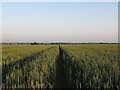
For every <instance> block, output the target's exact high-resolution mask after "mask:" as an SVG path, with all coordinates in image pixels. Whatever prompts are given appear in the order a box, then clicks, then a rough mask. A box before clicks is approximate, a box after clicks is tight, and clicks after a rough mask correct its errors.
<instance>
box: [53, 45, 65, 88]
mask: <svg viewBox="0 0 120 90" xmlns="http://www.w3.org/2000/svg"><path fill="white" fill-rule="evenodd" d="M56 62H57V65H56V81H55V88H66V85H67V82H66V77H65V71H64V66H63V52H62V50H61V47H60V46H59V56H58V58H57V60H56Z"/></svg>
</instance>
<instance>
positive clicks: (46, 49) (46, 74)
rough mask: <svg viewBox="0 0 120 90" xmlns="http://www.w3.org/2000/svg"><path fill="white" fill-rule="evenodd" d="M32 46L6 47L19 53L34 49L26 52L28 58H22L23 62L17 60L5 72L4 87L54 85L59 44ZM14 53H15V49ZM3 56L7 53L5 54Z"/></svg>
mask: <svg viewBox="0 0 120 90" xmlns="http://www.w3.org/2000/svg"><path fill="white" fill-rule="evenodd" d="M30 47H31V46H30ZM30 47H28V46H27V48H26V49H25V48H24V47H20V48H18V47H14V48H6V49H15V50H18V53H19V54H20V53H21V52H22V51H23V53H24V52H25V51H26V52H31V51H32V50H33V53H32V52H31V54H29V53H28V54H27V53H25V55H26V57H27V58H24V59H21V62H17V64H16V65H13V66H12V69H11V72H8V73H7V74H5V80H4V81H3V84H2V88H46V87H54V85H55V76H56V56H57V55H58V51H59V50H58V46H51V45H44V46H40V45H39V47H38V46H34V47H33V46H32V47H31V48H30ZM28 48H29V49H28ZM23 49H24V50H23ZM20 50H21V51H20ZM29 50H30V51H29ZM35 50H36V51H35ZM8 51H9V50H8ZM12 53H15V51H13V52H12ZM15 54H16V53H15ZM20 55H21V54H20ZM22 55H23V54H22ZM22 55H21V57H22ZM28 55H29V56H28ZM3 56H5V55H4V54H3ZM16 57H17V55H16ZM9 61H11V59H9ZM11 63H12V62H11ZM4 69H5V68H4ZM3 73H4V71H3Z"/></svg>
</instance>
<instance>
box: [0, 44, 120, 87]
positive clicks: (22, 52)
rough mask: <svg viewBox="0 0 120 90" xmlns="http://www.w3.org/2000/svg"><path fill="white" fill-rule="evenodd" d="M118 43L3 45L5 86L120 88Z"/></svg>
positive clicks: (3, 85)
mask: <svg viewBox="0 0 120 90" xmlns="http://www.w3.org/2000/svg"><path fill="white" fill-rule="evenodd" d="M119 81H120V71H119V60H118V44H64V45H2V88H59V87H63V88H117V89H120V82H119Z"/></svg>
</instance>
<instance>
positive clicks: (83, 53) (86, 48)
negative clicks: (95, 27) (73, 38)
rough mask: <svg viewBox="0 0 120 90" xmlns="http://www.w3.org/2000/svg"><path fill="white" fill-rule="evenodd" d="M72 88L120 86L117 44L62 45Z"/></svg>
mask: <svg viewBox="0 0 120 90" xmlns="http://www.w3.org/2000/svg"><path fill="white" fill-rule="evenodd" d="M61 48H62V52H63V58H64V69H65V75H66V77H67V81H68V87H71V88H118V89H119V88H120V87H119V85H120V83H119V80H120V72H119V63H118V62H119V61H118V45H117V44H103V45H102V44H99V45H97V44H93V45H92V44H91V45H89V44H88V45H87V44H85V45H82V44H81V45H62V46H61Z"/></svg>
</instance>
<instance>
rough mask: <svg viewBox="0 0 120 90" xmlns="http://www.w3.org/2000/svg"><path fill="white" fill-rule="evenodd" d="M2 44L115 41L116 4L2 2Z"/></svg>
mask: <svg viewBox="0 0 120 90" xmlns="http://www.w3.org/2000/svg"><path fill="white" fill-rule="evenodd" d="M2 18H3V19H2V42H34V41H36V42H78V43H80V42H118V3H117V2H111V3H110V2H4V3H3V4H2Z"/></svg>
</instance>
